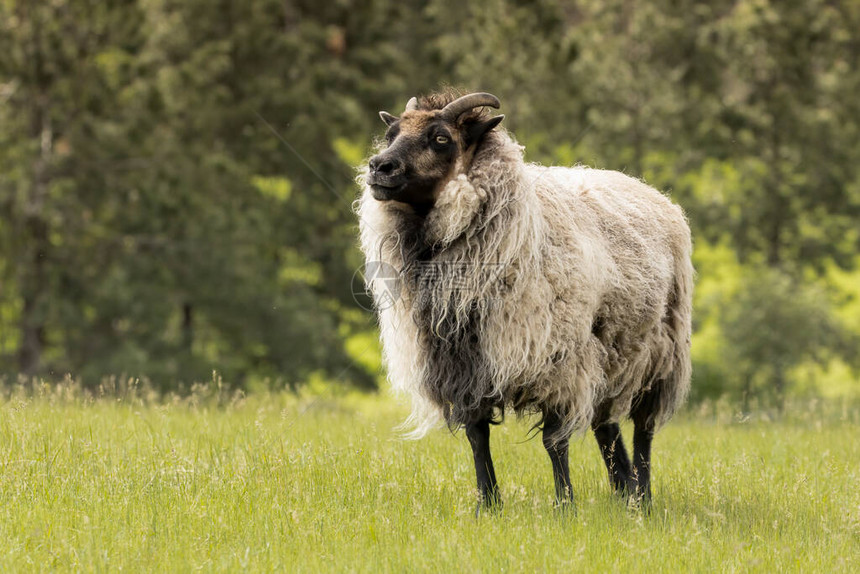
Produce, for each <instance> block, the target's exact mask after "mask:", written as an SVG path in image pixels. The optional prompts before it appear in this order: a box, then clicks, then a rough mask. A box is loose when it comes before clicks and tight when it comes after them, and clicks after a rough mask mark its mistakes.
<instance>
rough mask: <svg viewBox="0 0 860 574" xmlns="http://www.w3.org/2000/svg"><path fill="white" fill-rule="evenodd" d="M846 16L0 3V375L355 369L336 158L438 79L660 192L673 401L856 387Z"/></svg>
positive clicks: (358, 152)
mask: <svg viewBox="0 0 860 574" xmlns="http://www.w3.org/2000/svg"><path fill="white" fill-rule="evenodd" d="M857 29H860V9H858V7H857V3H856V2H851V1H847V0H839V1H836V2H833V1H829V0H808V1H805V2H800V1H796V0H791V1H788V2H772V1H768V0H719V1H716V2H704V1H701V0H682V1H676V0H672V1H669V0H651V1H648V2H630V1H627V0H610V1H605V0H600V1H598V0H577V1H575V2H561V1H559V0H540V1H538V2H528V3H525V2H521V1H519V0H492V2H489V3H482V4H478V3H466V4H464V3H462V2H455V1H452V0H431V1H430V2H418V1H417V0H406V1H402V2H396V1H394V0H381V1H377V2H371V3H367V2H365V3H361V2H359V3H356V2H336V3H316V4H314V3H312V2H304V1H296V0H286V1H284V0H253V1H248V2H239V1H226V2H220V3H217V5H213V4H212V3H211V2H206V1H204V0H182V1H178V2H167V1H164V0H146V1H144V0H121V1H117V2H101V3H99V2H92V1H90V0H55V1H52V2H41V3H39V2H36V3H34V2H29V1H25V0H6V1H4V2H0V372H6V373H17V372H19V371H20V372H24V373H28V374H41V375H46V376H49V377H54V378H57V377H59V376H62V374H63V373H66V372H71V373H74V374H75V375H76V376H82V377H83V378H84V380H85V381H87V384H90V385H96V384H97V383H98V381H99V380H101V378H102V377H104V376H105V375H108V374H118V373H125V374H127V375H130V376H138V375H146V376H149V377H151V378H152V380H154V381H156V382H158V383H159V384H161V385H163V386H165V387H170V386H173V385H176V384H179V383H180V382H184V383H186V384H190V383H191V382H192V381H197V380H206V379H207V378H208V376H209V373H210V372H211V371H212V370H213V369H217V370H218V371H219V372H222V373H223V374H224V376H225V378H226V379H227V380H229V381H231V382H232V383H233V384H235V385H240V386H241V385H251V383H254V384H257V383H258V382H260V381H269V383H267V385H269V386H277V385H288V386H295V385H298V384H300V383H302V382H304V381H305V380H307V379H308V378H309V377H311V376H313V377H315V379H316V380H325V381H330V382H331V383H332V384H347V385H349V384H357V385H360V386H364V387H367V388H370V387H373V386H374V385H375V384H376V381H377V380H379V375H380V373H379V372H378V368H379V356H378V348H376V346H375V345H369V344H365V342H366V341H369V340H372V339H373V338H374V335H373V321H372V318H371V317H370V316H369V315H368V314H366V313H358V312H356V307H355V305H354V302H353V297H352V288H351V279H352V276H353V273H354V271H355V269H356V268H357V267H358V266H359V264H360V256H359V254H358V253H357V250H356V249H355V221H354V215H353V213H352V211H351V203H352V201H353V199H354V197H355V192H356V190H355V185H354V175H355V171H354V168H355V166H356V164H358V163H360V162H361V161H362V158H364V157H365V156H366V155H367V153H368V151H369V150H370V149H371V148H372V146H373V142H374V138H376V137H378V136H379V135H380V134H381V131H382V125H381V123H380V122H379V120H378V118H377V116H376V112H377V111H378V110H380V109H388V110H389V111H391V112H392V113H397V112H399V111H400V110H401V109H402V107H403V105H404V104H405V102H406V100H407V99H408V98H409V97H410V96H412V95H414V94H416V93H418V92H426V91H429V90H432V89H435V88H437V87H438V86H439V85H440V84H446V83H447V84H454V85H458V86H463V87H464V88H470V89H481V90H487V91H491V92H494V93H496V94H498V95H499V96H500V97H501V99H502V102H503V108H504V109H503V110H502V111H503V113H505V114H506V119H505V123H504V125H505V126H506V127H508V128H509V129H511V130H512V131H513V132H515V134H516V135H517V137H518V138H519V140H520V142H521V143H523V144H524V145H525V146H526V149H527V153H528V158H529V159H533V160H538V161H543V162H546V163H555V164H561V165H571V164H575V163H579V162H582V163H586V164H589V165H593V166H597V167H604V168H610V169H619V170H622V171H626V172H628V173H631V174H633V175H636V176H641V177H643V178H645V179H646V180H647V181H648V182H649V183H652V184H654V185H656V186H658V187H660V188H662V189H665V190H666V191H667V192H668V193H670V194H671V195H672V197H673V199H674V200H676V201H678V202H679V203H681V204H682V205H683V207H684V208H685V210H686V212H687V214H688V216H689V218H690V221H691V225H692V227H693V232H694V236H695V239H696V244H697V255H696V257H697V269H698V272H699V278H700V281H699V292H698V294H697V305H696V314H697V318H696V333H695V336H694V355H695V358H696V368H695V372H696V375H695V376H696V382H695V385H694V393H695V396H718V395H720V394H724V393H727V394H729V395H730V396H733V397H740V396H742V395H743V394H744V390H743V389H746V394H747V396H749V395H755V396H761V397H766V396H769V395H772V396H777V397H778V396H782V395H783V394H785V393H791V392H800V391H801V390H803V389H806V391H809V392H824V389H823V387H822V384H824V383H823V382H822V381H825V380H827V381H830V382H828V383H827V385H828V386H827V389H829V390H828V391H827V392H831V390H832V389H834V388H842V389H846V390H845V393H847V394H852V393H855V392H857V389H860V379H858V377H857V375H856V373H855V372H854V371H852V370H851V369H852V368H854V367H855V366H856V363H857V359H856V355H857V351H856V349H857V346H858V345H857V344H856V341H857V339H858V337H860V320H857V319H856V313H855V310H854V307H856V304H855V303H853V302H852V301H856V300H857V298H858V297H860V294H858V292H857V284H858V281H857V275H856V271H855V270H856V269H857V263H858V262H857V259H856V253H857V248H858V245H860V231H858V230H860V168H858V166H860V147H858V146H857V143H856V142H857V141H860V131H858V130H860V127H858V126H860V103H858V102H860V99H858V98H857V97H856V94H857V93H858V92H860V46H858V43H857V42H856V30H857ZM840 274H841V275H840ZM793 295H797V296H796V297H794V296H793ZM813 323H814V324H813ZM788 327H791V328H792V329H791V330H792V332H793V334H792V336H791V337H788V339H790V340H785V339H784V338H782V337H779V336H775V335H774V333H779V332H781V331H783V330H784V329H786V328H788ZM795 333H796V334H797V336H794V334H795ZM836 333H839V335H838V336H836V335H835V334H836ZM358 341H361V343H358ZM364 348H367V349H369V350H368V351H367V352H366V353H365V352H363V351H361V349H364ZM370 355H372V357H370ZM359 357H363V358H359ZM837 373H841V374H837ZM815 378H818V379H820V382H822V383H821V384H818V383H815V384H813V383H810V382H809V381H810V380H812V379H815ZM837 379H838V380H837ZM743 381H747V382H746V383H745V382H743ZM803 381H807V382H803ZM261 384H262V383H261ZM806 391H804V392H806Z"/></svg>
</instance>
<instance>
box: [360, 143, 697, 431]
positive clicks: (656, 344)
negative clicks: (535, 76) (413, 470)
mask: <svg viewBox="0 0 860 574" xmlns="http://www.w3.org/2000/svg"><path fill="white" fill-rule="evenodd" d="M455 170H456V171H457V173H454V174H452V176H451V177H450V179H449V180H448V182H447V184H446V185H444V188H442V189H441V190H440V191H439V193H438V196H437V201H436V203H435V206H434V208H433V209H432V210H431V211H430V213H429V214H428V215H427V217H426V220H424V221H423V222H421V221H419V220H418V219H417V218H415V216H414V215H411V214H410V208H408V207H407V206H404V205H403V204H398V203H396V202H379V201H376V200H375V199H373V197H372V195H371V192H370V189H369V187H367V186H366V184H365V183H364V181H365V176H366V174H367V168H366V166H365V167H364V169H363V171H362V172H361V175H359V177H358V181H359V183H360V184H361V185H362V186H363V187H364V190H363V193H362V196H361V198H360V199H359V200H358V202H357V212H358V215H359V219H360V230H361V248H362V250H363V252H364V254H365V256H366V259H367V261H368V262H374V261H382V262H385V263H387V264H389V265H391V266H393V267H394V268H395V269H397V270H400V271H402V272H403V273H404V278H403V281H402V282H401V289H400V297H399V299H398V300H397V301H396V302H395V304H394V305H379V307H380V309H379V324H380V329H381V338H382V344H383V349H384V360H385V364H386V366H387V370H388V377H389V379H390V381H391V383H392V385H393V387H394V388H395V389H396V390H399V391H403V392H405V393H407V394H408V395H409V396H410V397H411V398H412V402H413V407H414V408H413V412H412V415H411V417H410V422H411V424H412V426H413V428H414V435H415V436H421V435H423V434H424V433H425V432H426V431H427V430H428V429H430V428H431V427H433V426H434V425H435V424H437V423H438V422H440V421H442V420H443V419H448V423H449V424H453V425H457V424H462V423H464V422H466V421H465V420H462V418H463V413H467V412H468V411H469V410H470V409H476V408H479V407H480V405H484V404H496V405H499V406H507V407H513V408H514V409H515V410H516V411H517V412H522V411H526V410H543V411H546V410H547V409H552V410H554V411H555V412H558V413H562V415H563V417H564V420H565V423H566V424H565V430H567V431H570V432H573V431H581V430H584V429H586V428H588V426H589V424H590V423H591V422H592V420H593V419H594V418H595V415H596V413H597V414H598V416H599V417H600V418H601V419H603V420H617V419H618V418H620V417H623V416H625V415H627V414H628V413H629V411H630V408H631V403H632V402H633V401H634V400H635V399H636V398H637V397H638V396H639V395H640V394H641V393H642V392H643V391H646V390H648V389H650V388H651V387H652V385H655V384H659V385H660V386H661V389H660V391H661V392H660V394H659V400H658V404H657V408H656V412H654V414H653V416H654V423H655V425H656V426H659V425H661V424H662V423H664V422H665V421H666V420H668V418H669V417H670V416H671V415H672V413H673V412H674V410H675V409H676V407H677V406H678V405H680V404H681V403H682V401H683V400H684V398H685V396H686V394H687V391H688V389H689V384H690V371H691V369H690V331H691V312H692V311H691V298H692V289H693V274H694V271H693V267H692V264H691V262H690V255H691V240H690V230H689V227H688V225H687V221H686V219H685V217H684V214H683V212H682V211H681V209H680V208H679V207H678V206H676V205H674V204H672V202H671V201H669V199H667V198H666V197H665V196H664V195H663V194H661V193H660V192H658V191H657V190H655V189H653V188H652V187H649V186H648V185H646V184H644V183H642V182H641V181H639V180H637V179H634V178H631V177H629V176H626V175H624V174H621V173H618V172H614V171H604V170H597V169H590V168H586V167H575V168H560V167H542V166H540V165H534V164H527V163H525V162H524V161H523V155H522V148H521V147H520V146H519V145H518V144H517V143H516V142H515V141H514V140H513V139H512V138H511V136H510V135H509V134H508V133H507V132H505V131H504V130H501V129H497V130H494V131H493V132H491V133H489V134H487V136H486V137H485V139H484V141H483V142H482V144H481V146H480V148H479V150H478V152H477V153H476V154H475V157H474V158H473V160H472V161H471V164H470V165H469V166H467V167H466V168H465V169H464V168H463V167H462V166H458V167H457V168H455ZM410 226H412V227H416V226H417V227H420V230H417V229H410ZM416 238H417V239H416ZM416 243H421V244H422V245H425V246H426V247H427V249H425V250H424V251H421V250H420V249H419V248H418V247H416V245H415V244H416ZM419 252H420V253H421V255H419ZM416 264H418V266H417V268H418V269H423V270H424V271H417V272H415V273H414V274H413V276H411V277H412V278H411V279H410V278H408V277H407V274H408V272H409V271H410V270H414V269H416ZM433 265H435V266H436V272H434V273H428V272H426V270H427V269H429V268H430V267H429V266H433ZM440 269H441V270H442V271H441V272H440V271H439V270H440ZM445 270H449V271H450V270H459V271H457V272H446V271H445ZM464 270H466V271H465V272H464ZM464 276H465V283H466V284H465V285H464ZM415 277H417V279H415ZM371 288H372V290H373V292H374V296H375V298H377V300H378V301H381V298H382V297H384V296H386V293H384V291H385V289H386V286H385V285H382V284H380V283H376V284H374V283H372V284H371ZM458 330H468V331H469V332H470V333H472V334H473V336H472V339H473V340H472V343H471V346H469V347H468V349H470V350H469V351H468V352H470V353H473V354H474V357H475V363H476V364H475V365H474V368H472V367H470V368H468V369H466V371H467V372H468V373H469V377H468V380H462V381H459V382H458V383H456V384H458V385H461V386H463V387H464V389H462V390H458V391H456V392H454V393H453V394H451V393H449V394H448V395H445V394H444V393H443V394H442V395H441V398H440V393H439V392H438V389H434V388H431V387H432V385H434V384H442V385H446V384H448V383H445V382H442V383H438V382H437V381H438V380H439V377H438V373H436V374H435V375H434V373H433V370H434V369H439V368H440V367H439V366H438V365H437V364H435V363H436V362H438V360H437V359H433V357H434V354H433V353H432V352H431V350H432V349H433V348H434V345H437V343H440V341H442V339H444V338H446V337H450V336H451V334H452V333H453V334H456V333H457V332H458ZM461 350H462V349H461ZM461 360H462V361H466V363H465V364H467V365H468V361H469V360H470V357H469V356H466V357H462V358H461ZM443 370H444V369H443ZM476 373H477V374H476ZM478 375H479V376H478ZM451 376H456V373H451ZM469 385H475V387H476V388H473V389H468V388H465V387H468V386H469ZM453 402H466V403H468V404H461V405H457V404H452V403H453ZM452 407H453V408H452ZM599 422H602V420H601V421H599Z"/></svg>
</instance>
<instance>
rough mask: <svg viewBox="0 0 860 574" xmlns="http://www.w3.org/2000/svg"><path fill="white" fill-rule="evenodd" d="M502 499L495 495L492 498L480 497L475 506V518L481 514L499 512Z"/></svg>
mask: <svg viewBox="0 0 860 574" xmlns="http://www.w3.org/2000/svg"><path fill="white" fill-rule="evenodd" d="M503 507H504V504H502V499H501V498H499V497H495V498H492V499H483V498H482V499H481V500H479V501H478V505H477V506H476V507H475V518H479V517H480V516H481V514H499V513H501V512H502V508H503Z"/></svg>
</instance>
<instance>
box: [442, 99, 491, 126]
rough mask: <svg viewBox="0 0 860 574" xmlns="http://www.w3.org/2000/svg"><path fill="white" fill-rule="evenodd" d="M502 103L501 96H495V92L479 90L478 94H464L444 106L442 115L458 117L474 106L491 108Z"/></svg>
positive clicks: (451, 117)
mask: <svg viewBox="0 0 860 574" xmlns="http://www.w3.org/2000/svg"><path fill="white" fill-rule="evenodd" d="M500 105H501V103H500V102H499V98H497V97H496V96H494V95H493V94H488V93H486V92H478V93H476V94H469V95H468V96H463V97H460V98H457V99H456V100H454V101H453V102H451V103H450V104H448V105H447V106H445V107H444V108H442V115H443V116H444V117H446V118H448V119H452V120H453V119H457V118H458V117H459V116H460V114H463V113H465V112H468V111H469V110H471V109H473V108H477V107H479V106H490V107H491V108H498V107H499V106H500Z"/></svg>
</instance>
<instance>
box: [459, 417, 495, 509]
mask: <svg viewBox="0 0 860 574" xmlns="http://www.w3.org/2000/svg"><path fill="white" fill-rule="evenodd" d="M466 436H467V437H468V438H469V444H470V445H472V455H473V456H474V458H475V475H476V476H477V479H478V492H480V494H481V501H480V502H479V503H478V508H477V509H476V510H475V515H476V516H477V515H478V514H480V511H481V507H482V506H483V507H486V508H490V509H497V508H501V506H502V498H501V496H500V495H499V485H498V483H497V482H496V471H495V469H494V468H493V459H492V457H491V456H490V421H489V419H484V420H481V421H478V422H475V423H470V424H467V425H466Z"/></svg>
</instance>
